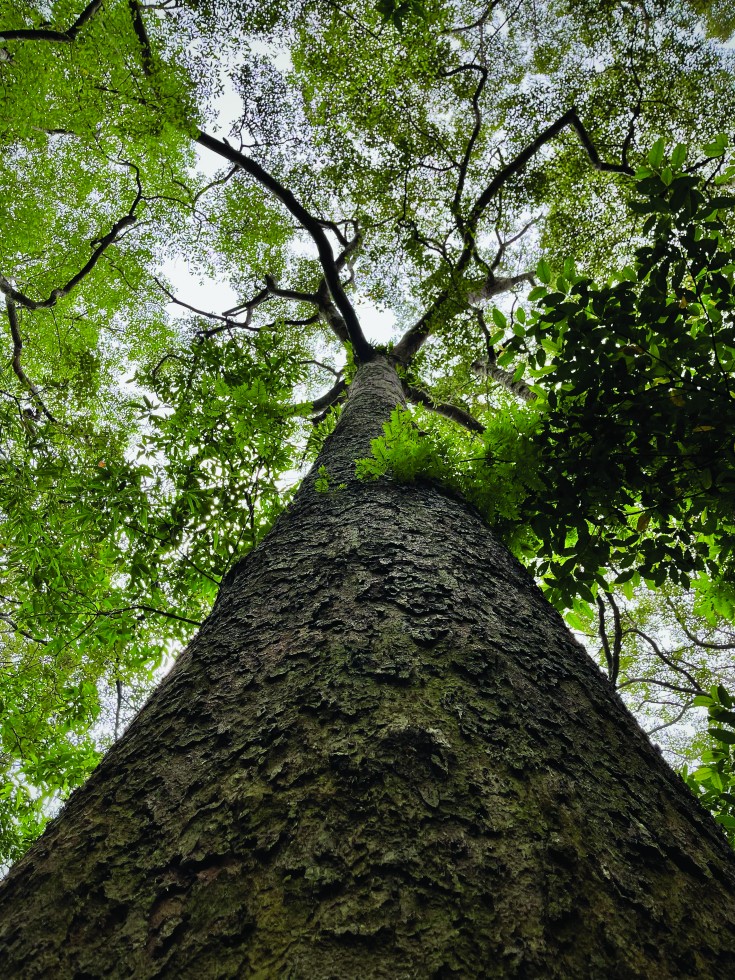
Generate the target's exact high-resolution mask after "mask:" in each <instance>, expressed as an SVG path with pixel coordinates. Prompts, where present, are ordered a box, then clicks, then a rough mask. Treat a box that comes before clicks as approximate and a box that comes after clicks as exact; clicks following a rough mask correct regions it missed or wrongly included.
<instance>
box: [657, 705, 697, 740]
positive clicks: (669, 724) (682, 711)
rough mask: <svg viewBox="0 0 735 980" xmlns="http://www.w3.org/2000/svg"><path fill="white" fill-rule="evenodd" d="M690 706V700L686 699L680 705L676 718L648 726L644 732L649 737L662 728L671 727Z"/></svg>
mask: <svg viewBox="0 0 735 980" xmlns="http://www.w3.org/2000/svg"><path fill="white" fill-rule="evenodd" d="M691 706H692V705H691V702H690V701H688V702H687V703H686V704H685V705H684V706H683V707H682V709H681V711H680V712H679V714H678V715H677V716H676V718H672V719H671V721H663V722H661V724H660V725H655V726H654V727H653V728H649V729H648V731H647V732H646V735H648V737H649V738H650V737H651V735H655V734H656V732H661V731H663V730H664V728H671V726H672V725H676V724H678V723H679V722H680V721H681V719H682V718H683V717H684V715H685V714H686V713H687V711H689V709H690V708H691Z"/></svg>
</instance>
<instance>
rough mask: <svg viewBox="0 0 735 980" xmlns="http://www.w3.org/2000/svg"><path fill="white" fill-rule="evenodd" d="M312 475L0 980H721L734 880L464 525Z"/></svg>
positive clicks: (154, 709)
mask: <svg viewBox="0 0 735 980" xmlns="http://www.w3.org/2000/svg"><path fill="white" fill-rule="evenodd" d="M400 391H401V390H400V386H399V384H398V381H397V378H396V377H395V375H394V374H393V372H392V370H391V369H390V368H389V366H388V365H387V363H386V362H385V361H383V360H382V359H378V360H376V361H375V362H373V363H371V364H369V365H367V366H365V367H364V368H363V369H362V370H361V372H360V376H359V377H358V380H357V381H356V382H355V384H354V385H353V387H352V389H351V393H350V399H349V402H348V404H347V407H346V409H345V412H344V415H343V420H342V422H341V424H340V426H339V428H338V430H337V432H336V433H335V435H334V436H333V437H332V438H331V440H330V443H329V445H328V446H327V447H326V448H325V452H324V454H323V457H322V459H321V460H320V461H319V464H320V465H321V464H324V465H326V466H327V467H328V470H329V472H330V475H331V476H332V478H333V481H334V483H335V484H339V483H341V482H345V483H346V484H347V486H346V487H345V488H343V489H335V490H332V491H330V492H328V493H316V492H315V490H314V487H313V479H310V480H307V483H306V485H305V487H304V489H303V490H302V491H301V492H300V494H299V495H298V497H297V499H296V501H295V503H294V505H293V506H292V507H291V508H290V510H289V511H288V513H287V514H285V515H284V516H283V517H282V518H281V520H280V521H279V522H278V524H277V526H276V527H275V529H274V530H273V532H272V533H271V534H270V535H269V537H268V539H267V540H266V541H265V542H264V543H263V545H262V546H261V547H259V548H258V549H257V550H255V551H254V552H253V553H252V554H251V555H250V556H249V557H248V558H247V559H246V560H245V561H243V562H242V563H240V564H239V565H238V566H237V567H236V568H235V569H234V570H233V572H232V573H231V574H230V575H229V576H228V578H227V580H226V582H225V583H224V584H223V587H222V590H221V593H220V596H219V599H218V601H217V604H216V606H215V609H214V611H213V613H212V615H211V617H210V618H209V619H208V621H207V623H206V624H205V626H204V627H203V628H202V630H201V632H200V633H199V635H198V636H197V637H196V639H195V640H194V641H193V643H192V644H191V645H190V647H189V648H188V650H187V651H186V652H185V653H184V654H183V655H182V656H181V657H180V659H179V661H178V663H177V664H176V667H175V669H174V670H173V671H172V673H171V674H170V675H169V677H168V678H167V679H166V680H165V681H164V683H163V684H162V685H161V687H160V689H159V690H158V691H157V692H156V693H155V694H154V695H153V697H152V698H151V700H150V702H149V703H148V705H147V706H146V708H145V709H144V710H143V711H142V712H141V714H140V715H139V716H138V717H137V719H136V720H135V721H134V723H133V724H132V725H131V727H130V729H129V731H128V732H127V733H126V734H125V736H124V737H123V738H122V739H121V740H120V742H119V743H118V744H116V745H115V746H114V748H113V749H112V750H111V751H110V753H109V754H108V756H107V757H106V759H105V761H104V762H103V763H102V764H101V765H100V767H99V768H98V769H97V771H96V772H95V773H94V775H93V776H92V778H91V779H90V781H89V783H88V784H87V785H86V786H85V787H84V788H83V789H82V790H80V791H79V792H77V793H76V794H75V795H74V796H73V797H72V799H71V801H70V802H69V804H68V805H67V807H66V808H65V810H64V811H63V813H62V814H61V816H60V817H59V818H58V819H57V820H55V821H54V822H53V824H52V825H51V826H50V827H49V829H48V831H47V832H46V834H45V835H44V837H43V838H42V839H41V841H40V842H39V843H38V844H37V845H36V846H35V847H34V848H33V849H32V850H31V851H30V852H29V854H28V855H27V856H26V857H25V858H24V859H23V860H22V861H21V862H20V863H19V864H18V865H17V866H16V867H15V868H14V869H13V871H12V872H11V874H10V876H9V877H8V879H7V880H6V882H5V883H4V885H3V887H2V889H0V891H1V898H0V976H2V977H3V978H4V980H10V978H12V977H23V978H24V980H30V978H36V977H53V978H65V977H75V978H85V977H135V978H136V980H139V978H147V977H159V976H161V977H175V978H192V980H194V978H196V980H202V978H208V977H216V978H225V977H257V978H271V977H279V978H282V977H287V978H308V980H319V978H325V980H326V978H335V980H337V978H339V980H343V978H353V977H354V978H357V977H359V978H370V977H385V978H408V977H416V978H425V977H437V978H438V977H449V976H457V977H463V978H464V977H544V978H547V977H558V978H564V980H569V978H576V977H579V978H585V980H588V978H598V977H599V978H605V980H607V978H610V977H615V978H626V977H640V978H646V980H652V978H670V977H707V978H718V977H722V978H729V977H731V976H733V969H734V964H735V898H734V896H735V861H734V860H733V856H732V854H731V853H730V851H729V850H728V848H727V846H726V844H725V842H724V839H723V838H722V836H721V835H720V833H719V831H718V829H717V827H716V826H715V824H714V823H713V822H712V821H711V820H710V818H709V816H708V815H707V814H705V813H704V812H703V811H701V810H700V808H699V807H698V805H697V804H696V802H695V801H694V800H693V799H692V798H691V797H690V795H689V793H688V791H687V790H686V789H685V787H684V786H683V785H682V784H681V782H680V781H679V779H678V778H677V777H676V776H675V775H674V774H673V773H672V772H671V771H670V770H669V769H668V767H667V766H666V765H665V764H664V762H663V761H662V760H661V758H660V757H659V755H658V754H657V752H656V751H655V750H654V749H653V748H652V747H651V746H650V744H649V743H648V741H647V740H646V738H645V737H644V736H643V734H642V733H641V731H640V729H639V728H638V726H637V725H636V723H635V721H634V720H633V719H632V718H631V716H630V715H629V714H628V713H627V711H626V710H625V708H624V707H623V705H622V704H621V703H620V701H619V700H618V699H617V698H616V697H615V696H613V695H612V694H611V692H610V689H609V687H608V685H607V683H606V681H605V680H604V679H603V677H602V675H601V674H600V672H599V671H598V670H597V668H596V667H595V666H594V665H593V664H592V662H591V661H590V660H589V659H588V657H587V656H586V655H585V653H584V652H583V650H582V649H581V648H580V647H579V646H578V645H577V644H576V643H575V641H574V640H573V639H572V638H571V636H570V635H569V633H568V631H567V630H566V629H565V627H564V625H563V623H562V622H561V620H560V619H559V617H558V616H557V614H556V613H555V612H554V611H553V610H552V609H551V608H550V607H549V605H548V604H547V603H546V602H545V600H544V599H543V598H542V596H541V594H540V593H539V592H538V590H537V589H536V588H535V586H534V585H533V583H532V581H531V580H530V578H529V577H528V575H527V574H526V573H525V571H523V569H521V568H520V566H519V565H518V564H517V562H515V561H514V560H513V559H512V558H511V557H510V556H509V555H508V553H507V552H506V551H505V549H504V548H503V547H501V546H500V545H499V544H498V543H497V542H496V541H495V540H494V538H493V535H492V533H491V532H490V531H489V530H488V529H487V528H486V527H485V526H484V525H483V524H482V522H481V521H480V519H479V518H478V517H477V516H476V515H475V514H474V513H473V512H472V511H471V510H470V509H468V508H467V506H465V505H464V504H463V503H462V502H461V501H458V500H455V499H451V498H450V497H448V496H446V495H445V494H443V493H442V492H441V491H440V490H438V489H437V488H435V487H432V486H426V485H415V486H399V485H396V484H395V483H392V482H391V481H389V480H380V481H378V482H375V483H358V482H356V481H355V480H354V479H353V472H354V466H353V460H354V459H355V457H356V456H359V455H364V454H365V453H366V452H367V449H368V441H369V439H370V438H371V437H373V436H375V435H377V434H378V433H379V431H380V421H381V419H383V418H385V417H386V416H387V415H388V413H389V411H390V410H391V409H392V408H393V406H394V405H395V404H396V403H397V402H398V401H399V400H400V397H401V393H400Z"/></svg>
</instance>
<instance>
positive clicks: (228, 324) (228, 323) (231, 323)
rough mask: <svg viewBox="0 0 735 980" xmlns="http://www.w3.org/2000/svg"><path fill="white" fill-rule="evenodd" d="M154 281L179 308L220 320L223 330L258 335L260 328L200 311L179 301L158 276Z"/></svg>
mask: <svg viewBox="0 0 735 980" xmlns="http://www.w3.org/2000/svg"><path fill="white" fill-rule="evenodd" d="M153 281H154V282H155V284H156V285H157V286H158V288H159V289H160V290H161V291H162V292H164V293H165V294H166V295H167V296H168V298H169V299H170V300H171V302H172V303H175V304H176V305H177V306H181V307H183V308H184V309H185V310H191V312H192V313H196V314H197V315H198V316H203V317H206V319H208V320H220V321H221V322H222V323H224V326H223V327H221V328H219V329H221V330H227V329H228V327H233V328H238V329H240V330H251V331H252V332H253V333H258V331H259V330H260V327H251V326H250V325H249V324H248V323H247V322H246V323H239V322H238V321H237V320H231V319H230V318H229V317H228V316H219V315H218V314H217V313H208V312H207V311H206V310H200V309H198V308H197V307H196V306H192V305H191V303H185V302H184V301H183V300H182V299H177V297H176V296H174V294H173V293H172V292H170V291H169V290H168V289H167V288H166V287H165V286H164V285H163V283H162V282H161V280H160V279H158V278H157V277H156V276H154V277H153Z"/></svg>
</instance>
